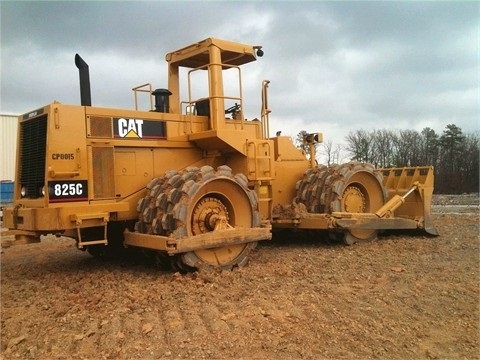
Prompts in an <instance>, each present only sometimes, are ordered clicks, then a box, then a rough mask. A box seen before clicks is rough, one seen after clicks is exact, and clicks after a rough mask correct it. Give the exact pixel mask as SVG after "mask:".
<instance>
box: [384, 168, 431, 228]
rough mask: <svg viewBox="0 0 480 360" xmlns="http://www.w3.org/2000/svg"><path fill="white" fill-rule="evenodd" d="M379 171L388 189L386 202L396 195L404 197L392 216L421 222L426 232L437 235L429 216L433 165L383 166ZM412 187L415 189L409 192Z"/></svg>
mask: <svg viewBox="0 0 480 360" xmlns="http://www.w3.org/2000/svg"><path fill="white" fill-rule="evenodd" d="M380 171H381V172H382V174H383V185H384V186H385V187H386V189H387V190H388V199H387V204H388V201H390V200H392V199H393V198H394V197H396V196H400V197H403V199H404V202H403V204H402V205H401V206H399V207H398V208H396V209H395V214H394V216H395V217H396V218H407V219H411V220H415V221H418V222H420V223H423V229H424V230H425V231H426V232H427V233H429V234H431V235H438V232H437V229H435V227H434V225H433V222H432V218H431V203H432V195H433V179H434V173H433V167H432V166H420V167H404V168H385V169H380ZM412 188H416V189H415V191H412V192H410V193H409V191H411V189H412ZM407 193H408V194H407ZM405 195H407V196H405Z"/></svg>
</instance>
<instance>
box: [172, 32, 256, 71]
mask: <svg viewBox="0 0 480 360" xmlns="http://www.w3.org/2000/svg"><path fill="white" fill-rule="evenodd" d="M212 47H216V48H218V49H220V53H221V57H222V64H225V65H234V66H238V65H242V64H246V63H249V62H251V61H255V60H256V59H257V58H256V55H255V49H257V48H260V47H259V46H252V45H245V44H239V43H235V42H232V41H227V40H220V39H214V38H208V39H205V40H202V41H200V42H197V43H195V44H192V45H189V46H187V47H184V48H182V49H180V50H177V51H173V52H171V53H168V54H167V55H166V56H165V59H166V60H167V61H168V62H169V63H170V65H177V66H182V67H186V68H192V69H195V68H199V67H202V66H206V65H208V64H209V63H210V51H213V49H212Z"/></svg>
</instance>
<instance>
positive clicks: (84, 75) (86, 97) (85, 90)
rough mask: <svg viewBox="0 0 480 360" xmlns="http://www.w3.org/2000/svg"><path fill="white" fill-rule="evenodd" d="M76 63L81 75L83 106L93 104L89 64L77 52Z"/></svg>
mask: <svg viewBox="0 0 480 360" xmlns="http://www.w3.org/2000/svg"><path fill="white" fill-rule="evenodd" d="M75 65H76V66H77V68H78V73H79V75H80V102H81V105H82V106H92V98H91V96H90V73H89V71H88V64H87V63H86V62H85V61H83V59H82V58H81V57H80V55H78V54H75Z"/></svg>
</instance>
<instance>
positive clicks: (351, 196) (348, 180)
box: [295, 162, 387, 245]
mask: <svg viewBox="0 0 480 360" xmlns="http://www.w3.org/2000/svg"><path fill="white" fill-rule="evenodd" d="M296 191H297V193H296V198H295V202H297V203H302V204H304V205H305V206H306V208H307V211H308V212H310V213H326V214H331V213H333V212H349V213H372V212H375V211H376V210H378V209H379V208H380V207H381V206H382V205H383V204H384V203H385V200H386V198H387V190H386V189H385V187H384V186H383V185H382V175H381V173H380V172H379V171H376V170H375V169H374V167H373V166H372V165H370V164H364V163H359V162H350V163H346V164H342V165H333V166H331V167H327V166H323V165H320V166H318V167H316V168H313V169H308V170H307V171H306V172H305V174H304V176H303V179H302V180H300V181H298V182H297V185H296ZM377 234H378V231H377V230H370V229H368V230H364V229H351V230H347V231H342V232H337V233H335V232H334V233H332V236H333V237H334V238H337V237H340V238H341V239H342V240H343V241H344V242H345V243H346V244H348V245H351V244H354V243H355V242H357V241H368V240H374V239H376V237H377Z"/></svg>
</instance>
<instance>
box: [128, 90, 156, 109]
mask: <svg viewBox="0 0 480 360" xmlns="http://www.w3.org/2000/svg"><path fill="white" fill-rule="evenodd" d="M147 86H148V90H146V89H142V88H144V87H147ZM132 90H133V92H134V93H135V110H138V98H137V92H148V94H149V98H150V110H153V100H152V84H150V83H146V84H142V85H138V86H135V87H134V88H133V89H132Z"/></svg>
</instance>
